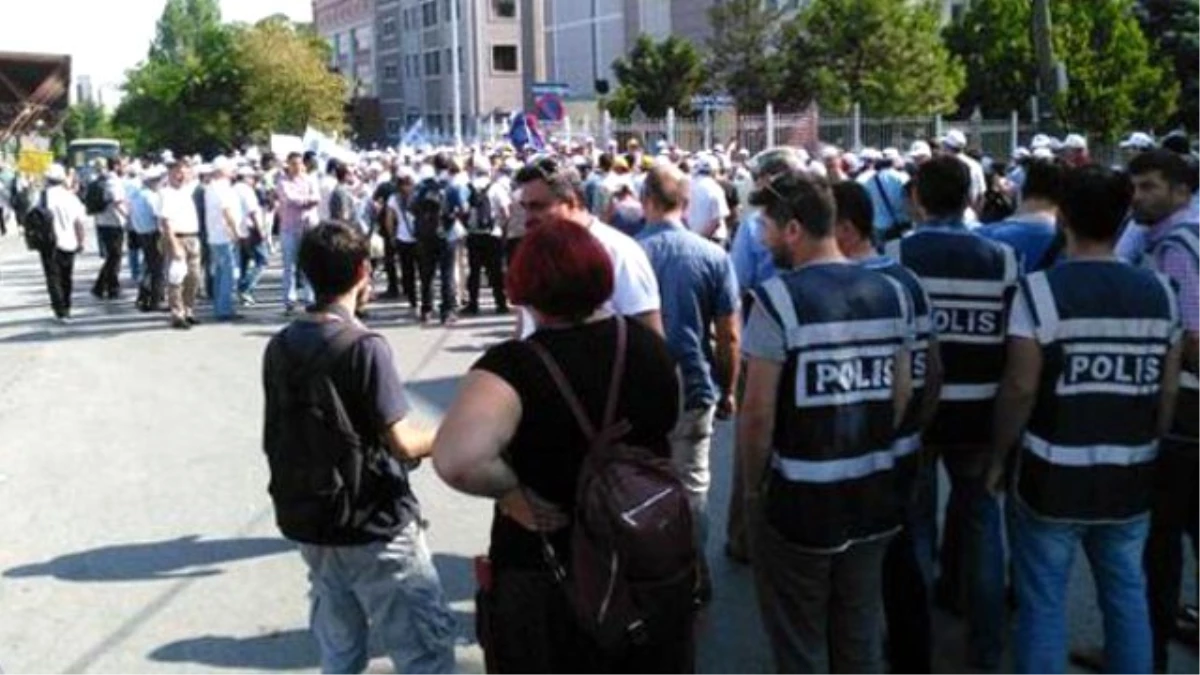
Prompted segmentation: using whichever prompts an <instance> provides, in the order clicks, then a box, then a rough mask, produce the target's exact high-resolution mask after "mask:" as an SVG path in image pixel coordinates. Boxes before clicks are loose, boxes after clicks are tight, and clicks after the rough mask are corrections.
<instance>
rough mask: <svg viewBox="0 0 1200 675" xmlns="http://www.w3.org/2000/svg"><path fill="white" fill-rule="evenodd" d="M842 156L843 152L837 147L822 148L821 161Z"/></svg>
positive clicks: (827, 146) (826, 146) (825, 146)
mask: <svg viewBox="0 0 1200 675" xmlns="http://www.w3.org/2000/svg"><path fill="white" fill-rule="evenodd" d="M841 156H842V151H841V150H839V149H838V147H837V146H836V145H824V146H821V159H837V158H838V157H841Z"/></svg>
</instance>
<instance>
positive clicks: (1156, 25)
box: [1137, 0, 1200, 132]
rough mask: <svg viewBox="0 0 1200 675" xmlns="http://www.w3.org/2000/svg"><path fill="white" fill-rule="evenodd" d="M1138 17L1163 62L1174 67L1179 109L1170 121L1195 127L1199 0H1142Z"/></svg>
mask: <svg viewBox="0 0 1200 675" xmlns="http://www.w3.org/2000/svg"><path fill="white" fill-rule="evenodd" d="M1137 16H1138V21H1139V22H1140V23H1141V26H1142V32H1144V33H1145V34H1146V37H1148V38H1150V41H1151V43H1152V44H1153V45H1154V48H1155V52H1156V54H1157V57H1158V59H1159V60H1160V62H1163V63H1169V64H1171V66H1172V67H1173V68H1174V73H1175V78H1174V79H1175V81H1176V82H1178V83H1179V85H1180V86H1179V100H1178V110H1177V111H1176V113H1175V115H1173V116H1172V117H1171V118H1170V119H1169V120H1168V123H1169V124H1170V125H1171V126H1183V127H1185V128H1187V129H1189V130H1191V131H1193V132H1194V131H1196V126H1197V121H1198V120H1200V109H1198V107H1197V104H1198V102H1200V83H1198V80H1200V0H1140V2H1138V3H1137Z"/></svg>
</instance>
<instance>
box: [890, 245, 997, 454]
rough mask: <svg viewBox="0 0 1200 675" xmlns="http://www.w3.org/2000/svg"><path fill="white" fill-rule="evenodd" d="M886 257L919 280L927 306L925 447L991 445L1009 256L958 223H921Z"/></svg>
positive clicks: (893, 247) (892, 246) (894, 246)
mask: <svg viewBox="0 0 1200 675" xmlns="http://www.w3.org/2000/svg"><path fill="white" fill-rule="evenodd" d="M887 253H888V255H889V256H890V257H892V258H894V259H896V260H898V261H899V262H900V264H901V265H903V266H904V267H907V268H908V269H910V270H912V271H913V272H914V273H916V275H917V276H918V277H920V279H921V284H922V285H923V286H924V287H925V290H926V291H928V293H929V298H930V301H931V302H932V303H933V330H934V332H936V333H937V336H938V348H939V351H940V354H941V358H942V373H943V377H942V393H941V401H940V404H939V406H938V412H937V415H936V416H935V417H934V420H933V422H932V423H931V424H930V425H929V428H928V429H926V430H925V433H924V435H923V437H924V440H925V442H926V443H929V444H933V445H977V446H984V445H986V444H988V443H990V442H991V439H992V401H993V400H994V399H995V397H996V392H997V390H998V389H999V385H1000V378H1001V376H1002V375H1003V370H1004V336H1005V329H1004V318H1005V305H1006V303H1007V301H1008V299H1009V298H1010V297H1011V293H1012V289H1013V287H1014V286H1015V284H1016V280H1017V275H1018V274H1019V271H1020V267H1019V266H1018V265H1017V256H1016V253H1015V252H1014V251H1013V250H1012V248H1010V247H1009V246H1007V245H1005V244H1002V243H999V242H994V241H990V240H988V239H984V238H983V237H980V236H978V235H976V234H974V233H972V232H971V231H969V230H967V229H966V227H965V226H963V225H962V224H960V223H949V224H927V225H924V226H922V227H921V228H920V229H918V230H916V231H915V232H913V233H912V234H911V235H909V236H907V237H905V238H903V239H899V240H896V241H892V242H889V244H888V247H887Z"/></svg>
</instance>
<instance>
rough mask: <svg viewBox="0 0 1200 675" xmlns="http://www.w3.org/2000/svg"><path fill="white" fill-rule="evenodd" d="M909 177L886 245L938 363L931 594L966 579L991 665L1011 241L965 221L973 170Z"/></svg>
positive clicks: (1000, 588)
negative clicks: (908, 211)
mask: <svg viewBox="0 0 1200 675" xmlns="http://www.w3.org/2000/svg"><path fill="white" fill-rule="evenodd" d="M915 180H916V190H915V201H916V207H917V208H918V209H919V210H920V212H921V213H922V215H923V220H922V222H921V224H920V225H918V226H917V229H916V230H915V231H914V232H913V233H912V234H911V235H910V236H908V237H905V238H904V239H900V240H896V241H892V242H890V243H889V244H888V246H887V252H888V255H889V256H890V257H892V258H893V259H895V260H898V261H899V262H900V264H902V265H904V266H905V267H907V268H909V269H910V270H912V271H913V272H915V273H916V274H917V276H919V277H920V278H921V282H922V284H923V285H924V286H925V289H926V290H927V291H928V292H929V295H930V298H931V300H932V301H933V317H934V329H935V330H936V331H937V334H938V343H939V345H940V346H941V356H942V362H943V364H944V366H945V378H944V384H943V385H942V391H941V401H940V403H939V407H938V412H937V414H936V415H935V416H934V419H933V421H932V423H931V424H930V425H929V427H928V428H927V429H926V430H925V433H924V442H925V445H926V446H927V447H928V448H929V450H930V451H931V452H934V453H936V454H938V455H941V457H942V461H943V462H944V463H945V467H946V472H947V473H948V474H949V476H950V502H949V506H948V507H947V513H946V526H945V535H944V540H943V543H942V552H941V569H942V578H941V579H940V580H939V582H938V585H939V588H938V595H939V596H941V598H940V599H946V598H947V596H949V598H950V599H951V602H953V599H954V598H957V597H958V595H959V588H960V586H961V584H962V582H965V585H966V590H967V607H968V616H967V624H968V641H967V661H968V662H969V663H970V665H972V666H974V667H977V668H980V669H984V670H991V669H994V668H995V667H996V666H997V665H999V661H1000V656H1001V652H1002V650H1003V642H1002V634H1003V630H1004V549H1003V539H1002V522H1001V513H1000V505H999V502H998V500H996V499H995V498H994V497H993V496H991V495H989V494H988V493H987V491H986V490H985V489H984V476H985V473H986V469H987V467H988V459H989V443H990V441H991V413H992V405H991V404H992V399H993V398H994V397H995V395H996V389H997V385H998V383H999V381H1000V375H1001V371H1002V369H1003V366H1004V303H1005V299H1006V297H1007V296H1008V295H1009V294H1010V293H1011V291H1012V289H1013V287H1014V285H1015V283H1016V277H1017V273H1018V269H1019V268H1018V267H1017V259H1016V254H1015V253H1014V252H1013V250H1012V249H1011V248H1009V247H1008V246H1006V245H1004V244H1000V243H997V242H993V241H988V240H987V239H984V238H983V237H981V236H978V235H976V234H975V233H973V232H972V231H971V230H968V229H967V226H966V225H965V224H964V222H963V214H964V212H965V211H966V208H967V205H968V199H969V195H970V190H971V177H970V174H969V172H968V170H967V166H966V165H965V164H964V163H963V162H962V161H961V160H960V159H959V158H957V157H954V156H942V157H937V158H934V159H931V160H929V161H928V162H925V163H924V164H922V165H921V167H920V168H919V169H918V170H917V175H916V178H915ZM968 563H969V564H968ZM960 569H961V573H960Z"/></svg>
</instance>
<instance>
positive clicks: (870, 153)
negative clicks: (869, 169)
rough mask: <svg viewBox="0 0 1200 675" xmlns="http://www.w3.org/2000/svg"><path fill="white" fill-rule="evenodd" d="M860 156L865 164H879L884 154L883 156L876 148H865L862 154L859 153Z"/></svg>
mask: <svg viewBox="0 0 1200 675" xmlns="http://www.w3.org/2000/svg"><path fill="white" fill-rule="evenodd" d="M858 156H859V157H861V158H862V161H864V162H877V161H879V160H880V159H882V158H883V154H881V153H880V152H879V150H877V149H876V148H872V147H866V148H863V149H862V152H860V153H858Z"/></svg>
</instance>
